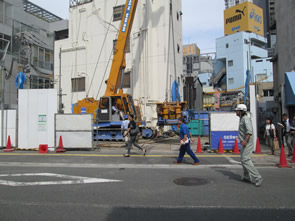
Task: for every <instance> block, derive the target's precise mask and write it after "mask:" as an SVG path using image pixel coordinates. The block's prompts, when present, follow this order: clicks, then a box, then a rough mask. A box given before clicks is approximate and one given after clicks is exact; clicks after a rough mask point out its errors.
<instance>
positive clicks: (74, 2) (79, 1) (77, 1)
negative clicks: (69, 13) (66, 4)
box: [70, 0, 93, 8]
mask: <svg viewBox="0 0 295 221" xmlns="http://www.w3.org/2000/svg"><path fill="white" fill-rule="evenodd" d="M92 1H93V0H70V8H73V7H76V6H79V5H84V4H87V3H89V2H92Z"/></svg>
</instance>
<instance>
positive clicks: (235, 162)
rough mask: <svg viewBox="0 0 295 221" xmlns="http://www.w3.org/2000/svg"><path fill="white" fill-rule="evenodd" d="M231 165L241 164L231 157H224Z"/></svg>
mask: <svg viewBox="0 0 295 221" xmlns="http://www.w3.org/2000/svg"><path fill="white" fill-rule="evenodd" d="M225 159H227V160H228V161H229V162H230V163H231V164H238V165H241V162H239V161H236V160H233V159H232V158H231V157H225Z"/></svg>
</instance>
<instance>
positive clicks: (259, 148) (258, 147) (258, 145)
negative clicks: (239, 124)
mask: <svg viewBox="0 0 295 221" xmlns="http://www.w3.org/2000/svg"><path fill="white" fill-rule="evenodd" d="M255 153H258V154H262V153H261V147H260V142H259V138H258V137H257V141H256V152H255Z"/></svg>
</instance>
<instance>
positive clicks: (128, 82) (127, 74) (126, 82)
mask: <svg viewBox="0 0 295 221" xmlns="http://www.w3.org/2000/svg"><path fill="white" fill-rule="evenodd" d="M122 87H123V88H131V78H130V71H128V72H125V73H124V78H123V86H122Z"/></svg>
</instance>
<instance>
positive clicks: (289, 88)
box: [285, 72, 295, 106]
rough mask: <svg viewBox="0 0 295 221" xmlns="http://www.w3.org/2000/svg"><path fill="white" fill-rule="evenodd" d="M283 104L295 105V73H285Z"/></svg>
mask: <svg viewBox="0 0 295 221" xmlns="http://www.w3.org/2000/svg"><path fill="white" fill-rule="evenodd" d="M285 102H286V106H294V105H295V72H286V73H285Z"/></svg>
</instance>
